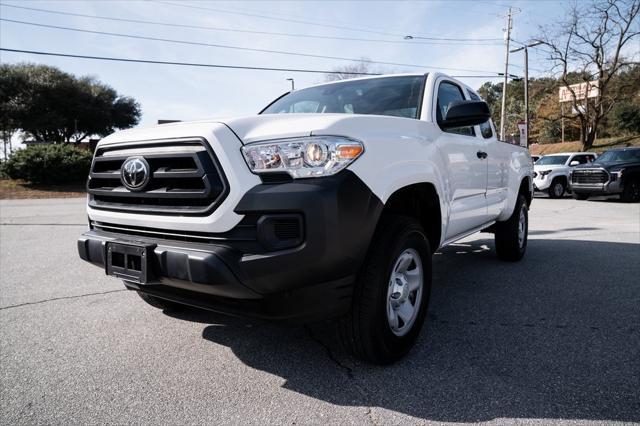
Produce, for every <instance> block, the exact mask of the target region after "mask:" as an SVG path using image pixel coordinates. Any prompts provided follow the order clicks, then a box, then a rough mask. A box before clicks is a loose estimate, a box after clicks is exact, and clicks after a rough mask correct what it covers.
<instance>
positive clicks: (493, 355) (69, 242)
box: [0, 198, 640, 425]
mask: <svg viewBox="0 0 640 426" xmlns="http://www.w3.org/2000/svg"><path fill="white" fill-rule="evenodd" d="M83 210H84V209H83V200H80V199H71V200H33V201H2V202H0V218H1V222H2V225H1V226H0V233H1V240H0V423H2V424H35V423H40V424H45V423H46V424H96V423H117V424H124V423H154V424H158V423H166V424H181V425H182V424H195V423H234V424H247V423H260V424H265V423H266V424H294V423H296V424H300V423H314V424H320V423H323V424H324V423H331V424H338V423H339V424H346V423H356V424H369V423H376V424H399V423H430V422H468V421H494V422H496V423H503V422H506V421H509V422H519V423H529V422H532V423H540V424H547V423H549V422H551V421H554V422H559V423H573V422H575V421H596V422H597V421H635V422H638V421H640V278H639V276H640V205H638V204H636V205H628V204H622V203H619V202H608V201H586V202H584V201H574V200H572V199H562V200H549V199H546V198H537V199H536V200H535V202H534V205H533V209H532V211H531V236H530V238H531V240H530V243H529V250H528V253H527V256H526V258H525V259H524V260H523V261H522V262H520V263H518V264H507V263H502V262H500V261H498V260H497V259H496V257H495V254H494V251H493V241H492V239H491V238H490V235H488V234H481V235H478V236H474V237H472V238H469V239H466V240H464V241H463V242H461V243H459V244H456V245H454V246H451V247H448V248H446V249H444V250H443V251H442V253H441V254H437V255H436V256H435V258H434V269H435V277H434V278H435V287H434V289H433V295H432V299H431V308H430V309H431V310H430V315H429V318H428V320H427V327H426V333H423V335H422V337H421V338H420V340H419V342H418V345H417V347H416V348H415V350H413V351H412V352H411V353H410V355H409V356H408V357H407V358H406V359H405V360H403V361H402V362H400V363H398V364H396V365H394V366H391V367H387V368H378V367H372V366H369V365H364V364H362V363H359V362H356V361H354V360H352V359H351V358H349V357H348V356H347V355H345V354H344V353H343V352H342V351H341V350H340V348H339V347H338V346H336V345H335V344H334V342H333V340H332V338H331V336H332V334H331V331H330V328H329V327H327V326H314V327H312V328H280V327H276V326H273V325H270V324H264V323H259V322H250V321H244V320H239V319H230V318H225V317H222V316H218V315H215V314H210V313H191V314H181V315H176V314H173V315H167V314H164V313H163V312H161V311H159V310H155V309H153V308H151V307H148V306H146V305H145V304H144V303H142V302H141V301H140V300H138V298H137V296H136V294H135V293H132V292H128V291H123V290H122V286H121V284H120V283H119V282H118V281H117V280H115V279H112V278H108V277H105V276H104V274H103V273H102V272H101V271H100V270H98V269H96V268H94V267H92V266H89V265H86V264H84V263H83V262H81V261H80V260H79V259H78V257H77V254H76V248H75V241H76V237H77V235H78V234H80V233H81V232H82V231H83V230H84V229H85V228H86V218H85V215H84V211H83Z"/></svg>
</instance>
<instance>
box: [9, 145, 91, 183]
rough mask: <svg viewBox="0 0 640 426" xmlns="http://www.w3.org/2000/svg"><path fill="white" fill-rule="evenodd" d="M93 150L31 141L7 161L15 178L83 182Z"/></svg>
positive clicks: (10, 172) (10, 175)
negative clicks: (39, 143) (38, 143)
mask: <svg viewBox="0 0 640 426" xmlns="http://www.w3.org/2000/svg"><path fill="white" fill-rule="evenodd" d="M91 157H92V154H91V152H89V151H85V150H81V149H78V148H76V147H74V146H73V145H60V144H56V145H30V146H28V147H27V148H25V149H21V150H19V151H16V152H14V153H13V155H11V157H9V159H8V160H7V161H6V162H5V163H4V166H3V171H4V173H6V174H7V175H8V176H9V177H10V178H12V179H24V180H26V181H27V182H31V183H40V184H42V183H45V184H47V183H82V182H84V181H86V179H87V175H88V174H89V168H90V167H91Z"/></svg>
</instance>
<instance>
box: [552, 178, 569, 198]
mask: <svg viewBox="0 0 640 426" xmlns="http://www.w3.org/2000/svg"><path fill="white" fill-rule="evenodd" d="M566 190H567V185H566V184H565V183H564V181H563V180H562V179H561V178H555V179H554V180H553V181H552V182H551V186H549V198H561V197H562V196H563V195H564V193H565V191H566Z"/></svg>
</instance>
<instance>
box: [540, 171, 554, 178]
mask: <svg viewBox="0 0 640 426" xmlns="http://www.w3.org/2000/svg"><path fill="white" fill-rule="evenodd" d="M552 171H553V170H543V171H541V172H540V177H545V176H546V175H548V174H549V173H551V172H552Z"/></svg>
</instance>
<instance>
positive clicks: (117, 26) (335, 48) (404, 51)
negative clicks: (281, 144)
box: [0, 0, 570, 126]
mask: <svg viewBox="0 0 640 426" xmlns="http://www.w3.org/2000/svg"><path fill="white" fill-rule="evenodd" d="M0 4H1V5H3V6H0V18H2V19H10V20H18V21H24V22H31V23H38V24H46V25H54V26H64V27H72V28H80V29H85V30H91V31H102V32H111V33H121V34H127V35H136V36H143V37H153V38H163V39H172V40H181V41H188V42H195V43H205V44H218V45H227V46H236V47H245V48H251V49H264V50H279V51H287V52H295V53H302V54H307V55H320V56H333V57H341V58H347V59H349V58H352V59H359V58H368V59H370V60H372V61H381V62H391V63H397V64H406V65H418V66H417V67H415V66H404V65H382V64H373V65H372V70H373V71H374V72H429V71H434V69H433V68H431V67H439V68H453V69H446V70H441V69H438V70H439V71H443V72H446V73H447V74H450V75H455V76H459V75H487V71H490V72H491V73H492V74H491V75H493V73H498V72H503V71H504V54H505V49H504V43H503V41H502V40H503V38H504V35H503V29H504V28H505V26H506V23H505V17H504V15H505V14H506V12H507V10H508V7H509V6H513V7H514V8H517V12H518V13H517V14H516V15H514V24H513V31H512V37H513V38H514V39H515V40H518V41H527V40H531V39H532V38H534V37H535V36H536V35H538V34H539V33H540V26H544V25H547V24H551V23H553V22H555V21H558V20H560V19H562V17H563V15H564V13H565V11H566V9H567V8H568V7H569V6H570V3H568V2H563V1H555V0H547V1H545V0H528V1H518V0H507V1H502V0H486V1H485V0H477V1H472V0H469V1H456V0H447V1H293V0H289V1H257V0H254V1H195V0H188V1H180V0H167V1H166V2H165V1H164V0H161V1H155V0H140V1H108V0H104V1H80V0H75V1H54V0H51V1H42V0H41V1H29V0H22V1H18V0H0ZM11 5H14V6H21V7H29V8H38V9H47V10H52V11H58V12H66V13H76V14H83V15H90V16H97V17H103V18H104V17H108V18H125V19H129V20H144V21H154V22H162V23H170V24H179V25H188V26H199V27H206V28H198V29H195V28H184V27H175V26H167V25H151V24H146V23H132V22H121V21H117V20H105V19H92V18H88V17H80V16H68V15H60V14H53V13H45V12H41V11H34V10H25V9H18V8H14V7H7V6H11ZM211 27H215V28H218V29H213V28H211ZM219 28H225V29H229V30H242V31H258V32H269V33H287V34H302V35H321V36H329V37H342V38H359V39H366V41H355V40H336V39H319V38H310V37H301V36H295V35H294V36H283V35H274V34H256V33H248V32H234V31H221V30H219ZM403 35H413V36H414V37H417V36H422V37H436V38H457V39H461V38H462V39H473V40H477V39H495V40H497V41H488V42H487V41H481V42H477V41H476V42H470V41H469V42H467V41H464V42H454V43H450V42H449V43H450V44H426V43H429V42H430V41H428V40H419V39H417V38H414V40H410V41H405V40H404V38H403ZM371 40H374V41H371ZM375 40H378V41H375ZM379 40H385V41H384V42H383V41H379ZM418 42H419V43H424V44H419V43H418ZM431 42H432V41H431ZM439 43H442V41H439ZM479 43H483V44H482V45H478V44H479ZM0 47H3V48H11V49H21V50H36V51H48V52H56V53H66V54H75V55H91V56H108V57H121V58H135V59H150V60H160V61H177V62H196V63H211V64H223V65H240V66H258V67H278V68H302V69H315V70H331V69H334V68H336V67H340V66H344V65H348V64H350V63H352V62H350V61H346V60H338V59H324V58H312V57H303V56H293V55H284V54H276V53H265V52H255V51H246V50H245V51H243V50H236V49H229V48H222V47H212V46H202V45H188V44H177V43H169V42H161V41H157V40H142V39H134V38H124V37H115V36H109V35H104V34H91V33H82V32H73V31H67V30H60V29H52V28H43V27H35V26H30V25H25V24H18V23H14V22H8V21H0ZM0 62H3V63H18V62H34V63H41V64H47V65H52V66H56V67H58V68H60V69H62V70H64V71H66V72H70V73H73V74H75V75H78V76H83V75H92V76H95V77H96V78H98V79H99V80H100V81H102V82H104V83H107V84H109V85H110V86H112V87H113V88H114V89H116V90H117V91H118V93H119V94H121V95H126V96H132V97H134V98H135V99H136V100H137V101H138V102H140V104H141V106H142V112H143V115H142V119H141V122H140V124H139V126H150V125H154V124H155V123H156V122H157V120H159V119H176V120H197V119H206V118H214V117H224V116H235V115H251V114H255V113H257V112H258V111H260V110H261V109H262V108H263V107H264V106H265V105H266V104H268V103H269V102H270V101H271V100H273V99H274V98H276V97H278V96H280V95H281V94H283V93H284V92H286V91H287V90H289V88H290V84H291V83H290V82H289V81H287V78H294V80H295V85H296V88H297V89H299V88H303V87H307V86H310V85H313V84H317V83H320V82H323V81H324V80H325V75H323V74H307V73H297V72H280V71H278V72H276V71H256V70H238V69H217V68H194V67H182V66H173V65H154V64H139V63H121V62H105V61H97V60H84V59H75V58H61V57H50V56H35V55H29V54H23V53H13V52H5V51H0ZM510 62H511V63H512V64H513V67H511V68H510V69H509V72H510V73H513V74H518V75H522V74H523V69H522V65H523V55H522V53H521V52H520V53H514V54H512V55H511V59H510ZM529 64H530V76H534V77H535V76H538V75H541V74H544V70H545V69H547V68H548V65H547V64H546V63H545V61H544V58H543V56H542V53H541V52H538V51H536V50H532V51H530V54H529ZM463 70H473V71H463ZM476 70H478V71H479V72H478V71H476ZM461 80H462V81H464V82H465V83H467V84H468V85H470V86H471V87H474V88H478V87H479V86H480V85H481V84H482V83H483V82H485V81H489V80H491V81H494V82H498V81H500V78H499V77H496V78H493V79H490V78H467V77H465V78H461Z"/></svg>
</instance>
